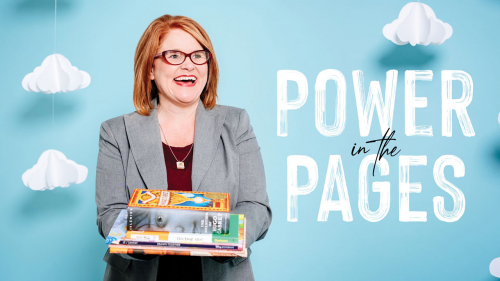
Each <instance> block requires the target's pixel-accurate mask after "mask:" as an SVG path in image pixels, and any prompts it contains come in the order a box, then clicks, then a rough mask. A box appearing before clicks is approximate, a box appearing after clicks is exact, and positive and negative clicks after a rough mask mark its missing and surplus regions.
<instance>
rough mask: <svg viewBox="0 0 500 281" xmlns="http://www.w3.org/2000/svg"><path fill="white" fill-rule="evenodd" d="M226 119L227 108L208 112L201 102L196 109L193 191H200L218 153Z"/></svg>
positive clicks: (217, 107)
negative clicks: (202, 182)
mask: <svg viewBox="0 0 500 281" xmlns="http://www.w3.org/2000/svg"><path fill="white" fill-rule="evenodd" d="M225 118H226V108H225V107H221V106H218V105H216V106H215V107H214V108H213V109H212V110H207V109H206V108H205V106H204V105H203V102H202V101H201V100H200V101H199V103H198V107H197V109H196V124H195V131H194V148H193V171H192V174H191V182H192V189H193V191H198V189H199V188H200V184H201V181H202V180H203V177H204V176H205V174H206V173H207V171H208V167H209V166H210V164H211V163H212V160H213V158H214V156H215V152H216V151H217V146H218V144H219V140H220V136H221V133H222V125H223V124H224V119H225Z"/></svg>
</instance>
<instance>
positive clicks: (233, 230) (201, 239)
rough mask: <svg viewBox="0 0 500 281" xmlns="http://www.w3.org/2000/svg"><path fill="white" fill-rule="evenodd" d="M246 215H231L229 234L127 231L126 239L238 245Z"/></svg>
mask: <svg viewBox="0 0 500 281" xmlns="http://www.w3.org/2000/svg"><path fill="white" fill-rule="evenodd" d="M244 217H245V216H244V215H237V214H231V215H230V224H229V233H227V234H218V233H208V234H199V233H170V232H160V231H130V230H129V231H127V233H126V238H128V239H134V240H140V241H149V242H155V241H161V242H175V243H232V244H237V243H238V240H239V239H238V237H239V232H241V231H242V230H241V228H240V227H242V225H241V226H240V222H241V224H242V223H243V219H244Z"/></svg>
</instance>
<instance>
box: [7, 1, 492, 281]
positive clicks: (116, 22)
mask: <svg viewBox="0 0 500 281" xmlns="http://www.w3.org/2000/svg"><path fill="white" fill-rule="evenodd" d="M406 3H408V2H406V1H290V0H288V1H217V2H213V3H209V1H194V0H193V1H124V0H122V1H83V0H75V1H63V0H60V1H59V9H58V17H57V47H56V50H57V52H58V53H61V54H63V55H64V56H66V57H67V58H68V59H69V60H70V61H71V63H72V64H73V65H74V66H76V67H78V68H79V69H81V70H84V71H87V72H88V73H89V74H90V75H91V77H92V83H91V84H90V86H89V87H88V88H85V89H83V90H78V91H75V92H71V93H62V94H56V96H55V126H54V130H53V131H52V111H51V110H52V96H51V95H45V94H42V93H30V92H26V91H25V90H24V89H23V88H22V86H21V81H22V79H23V77H24V76H25V75H26V74H28V73H30V72H32V71H33V69H34V68H35V67H36V66H39V65H40V64H41V62H42V61H43V59H44V58H45V57H46V56H48V55H50V54H51V53H53V52H54V14H53V1H45V0H37V1H35V0H17V1H13V0H4V1H1V2H0V38H1V40H2V44H0V51H1V56H0V68H1V69H0V74H1V78H0V80H1V83H0V93H1V95H2V102H1V103H0V119H1V120H2V121H1V122H0V132H1V133H0V147H1V148H0V151H1V154H0V155H1V157H0V167H1V179H2V184H1V192H2V203H1V204H0V213H1V214H2V226H1V228H0V235H1V236H0V239H1V242H2V246H1V249H2V254H1V257H0V279H2V280H75V281H76V280H100V279H102V276H103V274H104V269H105V262H103V261H102V257H103V254H104V252H105V250H106V245H105V244H104V240H103V239H102V238H101V237H100V236H99V234H98V232H97V226H96V223H95V218H96V206H95V202H94V193H95V185H94V183H95V166H96V161H97V153H98V138H99V126H100V124H101V122H103V121H105V120H107V119H109V118H112V117H115V116H118V115H122V114H125V113H129V112H132V111H134V107H133V103H132V84H133V55H134V51H135V47H136V44H137V42H138V40H139V38H140V36H141V34H142V32H143V31H144V30H145V28H146V27H147V26H148V24H149V23H150V22H151V21H153V20H154V19H155V18H157V17H159V16H161V15H163V14H166V13H169V14H173V15H176V14H181V15H186V16H189V17H191V18H193V19H195V20H196V21H198V22H199V23H200V24H201V25H202V26H203V27H204V28H205V29H206V31H207V32H208V34H209V35H210V37H211V39H212V42H213V44H214V47H215V51H216V54H217V58H218V61H219V65H220V71H221V80H220V87H219V96H220V103H221V104H225V105H232V106H237V107H243V108H245V109H247V111H248V112H249V115H250V117H251V122H252V125H253V127H254V129H255V132H256V135H257V138H258V141H259V144H260V146H261V148H262V155H263V158H264V162H265V169H266V177H267V184H268V193H269V197H270V201H271V206H272V208H273V212H274V219H273V223H272V225H271V228H270V230H269V233H268V235H267V237H266V238H265V239H264V240H262V241H260V242H258V243H256V244H255V245H254V246H253V250H254V253H253V254H252V263H253V268H254V272H255V277H256V279H257V280H347V281H349V280H353V281H354V280H481V281H483V280H495V278H494V277H492V276H491V275H490V273H489V269H488V267H489V263H490V262H491V260H493V259H494V258H496V257H500V247H499V244H498V237H499V235H500V225H499V220H498V213H499V211H500V210H499V204H498V200H499V198H500V197H499V196H500V190H499V188H498V184H497V182H498V181H499V180H500V142H499V141H500V127H499V124H498V121H497V115H498V112H499V111H500V106H499V105H500V103H499V101H500V95H499V93H498V88H499V85H498V77H497V75H498V74H497V70H498V65H499V60H500V54H499V53H498V46H499V45H500V38H499V37H498V30H500V20H499V16H500V1H494V0H480V1H479V0H478V1H458V0H457V1H429V2H425V3H426V4H428V5H430V6H431V7H432V8H433V10H434V11H435V13H436V15H437V17H438V18H439V19H441V20H443V21H444V22H447V23H450V24H451V26H452V27H453V31H454V33H453V36H452V37H451V38H450V39H448V40H447V41H446V42H445V43H444V44H442V45H440V46H436V45H431V46H427V47H425V46H417V47H411V46H410V45H406V46H397V45H395V44H393V43H392V42H390V41H389V40H387V39H386V38H385V37H384V36H383V35H382V28H383V27H384V25H385V24H387V23H390V22H392V21H393V20H394V19H396V18H397V16H398V14H399V11H400V10H401V8H402V7H403V6H404V5H405V4H406ZM329 68H332V69H338V70H340V71H342V73H343V74H344V76H345V77H346V82H347V123H346V128H345V130H344V132H343V133H342V134H341V135H340V136H338V137H324V136H322V135H321V134H320V133H319V132H318V131H317V130H316V128H315V125H314V83H315V81H316V76H317V74H318V73H319V72H320V71H322V70H324V69H329ZM284 69H290V70H298V71H300V72H302V73H304V75H305V76H306V77H307V79H308V83H309V99H308V100H307V102H306V104H305V105H304V106H303V107H302V108H301V109H299V110H296V111H290V112H289V114H288V118H289V133H288V134H289V135H288V137H285V138H283V137H278V136H277V134H276V129H277V128H276V115H277V110H276V99H277V98H276V90H277V83H276V73H277V71H278V70H284ZM358 69H359V70H362V71H363V72H364V74H365V88H366V90H367V89H368V85H369V81H372V80H378V81H381V85H382V88H383V89H385V73H386V71H388V70H390V69H397V70H398V71H399V76H398V87H397V94H396V105H395V111H394V129H395V130H396V131H397V133H396V138H397V141H396V142H395V143H394V144H395V145H397V146H398V147H399V148H401V149H402V152H401V154H402V155H427V161H428V164H427V166H421V167H412V168H411V169H410V171H411V172H410V180H411V181H412V182H421V183H422V186H423V187H422V192H421V193H420V194H412V195H411V196H410V198H411V204H410V208H411V210H414V211H417V210H418V211H427V217H428V221H427V222H425V223H403V222H399V213H398V159H397V157H396V158H389V159H388V161H389V164H390V175H389V176H387V177H380V176H376V177H375V178H373V179H372V178H371V177H370V179H371V180H388V181H390V182H391V209H390V211H389V214H388V215H387V216H386V217H385V218H384V219H383V220H382V221H380V222H377V223H371V222H368V221H366V220H364V219H363V218H362V217H361V215H360V213H359V211H358V204H357V200H358V169H359V164H360V162H361V160H362V157H361V156H357V157H352V156H350V154H349V152H350V149H351V147H352V144H353V143H354V142H356V143H358V144H359V143H364V142H365V141H367V140H371V139H375V138H378V137H380V127H379V123H378V117H377V116H376V114H375V116H374V118H373V123H372V128H371V131H370V136H368V137H366V138H361V137H360V135H359V127H358V118H357V112H356V105H355V99H354V90H353V83H352V71H353V70H358ZM409 69H420V70H432V71H433V72H434V79H433V81H431V82H422V81H421V82H417V84H416V89H417V90H416V93H417V96H423V97H427V99H428V107H427V108H425V109H417V110H416V112H417V113H416V115H417V118H416V120H417V124H418V125H426V124H428V125H432V126H433V128H434V136H433V137H427V138H426V137H407V136H405V135H404V71H405V70H409ZM442 70H463V71H466V72H467V73H469V74H470V75H471V76H472V79H473V81H474V98H473V101H472V103H471V104H470V106H469V107H468V108H467V110H468V113H469V116H470V119H471V121H472V124H473V126H474V130H475V132H476V136H474V137H471V138H467V137H464V136H463V133H462V131H461V129H460V126H459V124H458V119H457V118H456V114H455V113H454V114H453V137H452V138H447V137H442V136H441V71H442ZM334 85H335V84H334V83H333V82H329V84H328V87H327V97H328V98H327V106H328V108H329V110H328V120H327V121H328V124H333V112H334V111H333V108H334V97H335V95H334V89H335V87H334ZM288 86H289V97H290V99H292V98H295V97H296V93H297V87H296V84H295V83H293V82H289V83H288ZM453 87H454V97H458V96H459V95H460V94H461V90H462V88H461V84H460V83H459V82H453ZM373 148H375V147H373ZM47 149H57V150H60V151H62V152H63V153H64V154H65V155H66V156H67V157H68V159H71V160H74V161H76V162H77V163H79V164H82V165H85V166H86V167H88V168H89V175H88V178H87V180H86V181H85V182H84V183H82V184H80V185H73V186H70V187H68V188H65V189H62V188H56V189H54V190H52V191H44V192H35V191H32V190H30V189H29V188H27V187H25V186H24V185H23V183H22V181H21V175H22V174H23V173H24V171H26V170H27V169H29V168H31V167H32V166H33V165H34V164H35V163H36V161H37V160H38V158H39V156H40V155H41V153H42V152H43V151H45V150H47ZM335 154H339V155H341V157H342V160H343V165H344V169H345V175H346V181H347V187H348V191H349V198H350V201H351V208H352V211H353V218H354V221H353V222H344V221H342V218H341V215H340V212H332V213H330V215H329V219H328V221H327V222H318V221H317V215H318V211H319V203H320V199H321V195H322V190H323V185H324V180H325V175H326V168H327V164H328V157H329V155H335ZM445 154H452V155H456V156H458V157H460V158H461V159H462V160H463V162H464V163H465V168H466V171H465V177H463V178H458V179H455V178H453V170H452V169H451V168H449V167H448V168H446V170H445V175H446V177H447V178H448V179H449V180H450V181H451V182H452V183H454V184H455V185H456V186H457V187H459V188H460V189H461V190H462V191H463V193H464V195H465V199H466V208H465V213H464V215H463V217H462V218H461V219H460V220H459V221H457V222H454V223H445V222H442V221H439V220H438V219H437V218H436V216H435V215H434V212H433V207H432V198H433V197H434V196H443V197H444V198H445V204H446V208H447V209H448V210H450V209H451V208H452V207H453V206H452V200H451V197H450V196H449V195H448V194H447V193H446V192H444V191H443V190H441V189H440V188H439V187H438V186H437V185H436V184H435V182H434V180H433V177H432V167H433V165H434V162H435V161H436V159H437V158H439V157H440V156H441V155H445ZM289 155H308V156H310V157H312V158H313V159H314V160H315V161H316V162H317V164H318V168H319V182H318V187H317V188H316V190H315V191H313V192H312V193H311V194H310V195H307V196H301V197H300V198H299V220H298V222H296V223H291V222H287V220H286V208H287V207H286V168H287V167H286V159H287V156H289ZM302 169H303V168H301V169H300V170H299V173H300V178H299V183H300V184H304V183H305V181H306V178H305V170H302ZM334 194H335V195H334V198H337V195H336V192H335V193H334ZM378 202H379V201H378V194H374V193H372V192H370V206H371V208H372V210H375V209H376V208H377V206H378Z"/></svg>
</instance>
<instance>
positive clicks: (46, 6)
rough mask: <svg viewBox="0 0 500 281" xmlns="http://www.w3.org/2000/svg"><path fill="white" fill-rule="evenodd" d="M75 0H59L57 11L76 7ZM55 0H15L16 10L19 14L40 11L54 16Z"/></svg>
mask: <svg viewBox="0 0 500 281" xmlns="http://www.w3.org/2000/svg"><path fill="white" fill-rule="evenodd" d="M74 2H75V1H69V0H58V1H57V11H58V12H59V11H61V12H64V11H66V10H70V9H71V8H73V7H74V5H75V3H74ZM54 7H55V0H21V1H14V10H15V11H16V12H17V13H19V14H26V13H39V14H50V15H51V16H54Z"/></svg>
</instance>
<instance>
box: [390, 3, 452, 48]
mask: <svg viewBox="0 0 500 281" xmlns="http://www.w3.org/2000/svg"><path fill="white" fill-rule="evenodd" d="M382 32H383V34H384V36H385V37H386V38H387V39H389V40H391V41H392V42H394V43H395V44H398V45H405V44H408V43H410V44H411V45H412V46H415V45H417V44H419V45H424V46H427V45H429V44H431V43H432V44H435V45H440V44H443V42H444V41H445V40H447V39H448V38H450V37H451V35H452V34H453V29H452V28H451V25H449V24H448V23H443V21H442V20H439V19H437V18H436V14H434V11H433V10H432V9H431V7H429V6H427V5H425V4H422V3H419V2H411V3H408V4H406V5H405V6H404V7H403V9H401V12H400V13H399V17H398V18H397V19H396V20H394V21H393V22H392V23H389V24H386V25H385V26H384V29H383V31H382Z"/></svg>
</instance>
